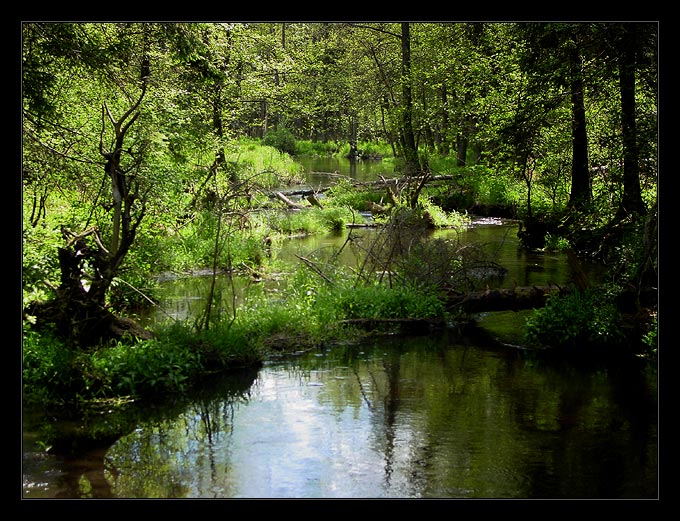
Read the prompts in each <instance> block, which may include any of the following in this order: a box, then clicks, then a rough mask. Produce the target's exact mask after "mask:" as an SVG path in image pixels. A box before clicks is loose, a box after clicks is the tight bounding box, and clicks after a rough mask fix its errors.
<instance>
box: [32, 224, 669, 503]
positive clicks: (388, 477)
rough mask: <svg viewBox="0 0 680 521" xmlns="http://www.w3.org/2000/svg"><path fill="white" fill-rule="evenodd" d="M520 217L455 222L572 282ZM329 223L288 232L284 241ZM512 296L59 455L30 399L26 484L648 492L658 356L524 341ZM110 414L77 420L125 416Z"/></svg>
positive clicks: (199, 287) (234, 376)
mask: <svg viewBox="0 0 680 521" xmlns="http://www.w3.org/2000/svg"><path fill="white" fill-rule="evenodd" d="M516 231H517V223H514V222H512V221H505V220H499V219H487V220H477V221H476V222H475V224H474V226H472V227H470V228H469V229H468V230H466V231H465V232H463V234H464V240H468V241H474V242H475V243H479V244H485V245H486V246H485V247H487V248H489V249H490V251H494V252H495V253H496V254H497V257H496V259H495V260H496V261H497V262H499V263H500V264H502V265H503V266H505V267H506V268H507V269H508V273H507V274H506V276H505V278H504V279H503V280H502V281H499V284H500V285H501V286H508V285H513V284H515V283H517V284H519V285H534V284H535V285H539V284H547V283H558V284H565V283H568V281H569V278H570V272H569V267H568V264H567V263H566V260H565V258H564V257H563V256H562V255H561V254H555V253H544V252H527V251H526V250H523V249H521V248H520V247H519V244H518V241H517V237H516ZM346 233H349V232H346ZM353 233H355V232H353ZM361 233H375V232H371V231H369V230H365V231H364V230H362V231H361ZM437 233H441V234H447V233H455V232H452V231H442V232H437ZM343 240H344V237H343V236H342V235H341V236H337V235H329V236H318V237H311V238H305V239H297V240H293V241H291V242H290V243H289V244H287V246H286V249H284V250H283V252H282V253H281V255H290V256H292V255H293V254H294V253H303V254H304V253H306V252H309V251H319V250H320V249H324V248H328V249H329V250H330V249H332V248H333V247H334V246H336V245H337V243H338V242H339V241H343ZM206 282H207V278H201V277H191V278H186V279H178V280H169V281H167V282H166V283H165V286H164V288H165V291H166V294H165V297H164V312H163V313H164V314H168V313H169V314H171V315H173V316H174V317H176V318H180V317H182V316H187V315H191V313H192V312H193V307H192V306H194V305H197V306H199V307H198V308H197V309H200V306H201V302H200V301H201V298H202V295H204V294H205V293H204V289H205V287H204V286H203V284H205V283H206ZM526 313H527V312H522V313H513V312H508V313H487V314H484V315H482V316H480V317H478V318H479V324H480V326H482V328H483V330H484V331H485V332H487V333H489V334H488V335H486V334H483V335H479V336H475V335H467V336H465V337H462V336H460V335H458V334H456V333H455V332H453V331H442V332H437V333H432V334H430V335H424V336H415V337H412V336H403V335H389V336H385V337H377V338H372V339H370V340H366V341H363V342H360V343H357V344H346V345H344V344H339V345H330V346H324V347H322V348H319V349H317V350H314V351H311V352H306V353H301V354H297V355H295V356H293V355H288V356H285V357H281V358H277V359H272V360H269V361H267V362H266V363H265V364H264V365H263V366H262V367H259V368H253V369H247V370H240V371H236V372H234V373H231V374H226V375H221V376H219V377H215V378H214V379H213V380H212V381H211V382H210V383H209V384H206V386H205V387H204V388H202V389H197V390H196V391H195V392H192V393H191V394H190V395H188V396H186V397H182V399H179V400H175V401H173V402H168V403H167V404H149V405H142V404H140V405H132V406H131V407H130V408H129V409H128V410H127V412H126V413H125V414H127V417H126V419H125V421H127V422H132V423H131V425H133V427H132V428H130V429H128V431H127V432H128V434H126V435H124V436H122V437H121V438H119V439H116V440H110V441H109V442H107V443H105V444H103V445H101V446H96V447H92V448H91V449H83V450H82V451H81V452H79V453H78V454H75V455H73V456H72V457H57V456H54V455H51V454H48V453H46V452H44V451H42V450H41V449H42V447H41V445H40V435H39V434H38V430H37V429H38V427H39V426H40V425H41V422H40V418H32V417H28V416H27V417H26V418H25V422H26V423H25V427H24V431H23V444H22V449H23V455H24V457H23V468H22V471H23V472H22V476H23V487H22V489H23V493H22V496H23V498H25V499H38V498H554V499H557V498H577V499H586V498H588V499H589V498H656V497H657V494H658V488H657V484H658V474H657V465H658V458H657V454H658V444H657V423H658V422H657V420H658V418H657V409H658V403H657V373H656V366H655V365H654V364H652V363H650V362H647V361H644V360H641V359H625V360H614V361H609V362H604V361H601V360H600V361H588V360H583V359H580V358H574V359H569V358H567V359H565V358H551V357H549V356H545V355H542V354H537V353H534V352H531V351H528V350H526V349H523V348H522V346H521V338H522V331H523V330H522V328H523V323H524V320H525V317H526ZM159 319H160V317H159ZM107 414H108V413H107V412H106V411H105V412H103V413H102V414H101V417H98V418H95V419H90V420H91V421H95V422H96V421H106V422H115V421H123V419H122V417H121V418H118V417H117V416H116V414H117V413H111V414H110V415H109V416H107ZM121 414H122V413H121ZM130 418H132V419H130ZM74 428H76V429H78V421H76V422H75V423H74Z"/></svg>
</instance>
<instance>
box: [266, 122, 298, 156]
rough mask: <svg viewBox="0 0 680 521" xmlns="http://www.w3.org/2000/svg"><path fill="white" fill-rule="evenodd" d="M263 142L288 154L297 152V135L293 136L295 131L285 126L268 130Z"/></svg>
mask: <svg viewBox="0 0 680 521" xmlns="http://www.w3.org/2000/svg"><path fill="white" fill-rule="evenodd" d="M263 143H264V144H265V145H268V146H271V147H274V148H276V149H277V150H279V151H280V152H285V153H286V154H290V155H294V154H295V152H296V150H295V136H293V133H292V132H291V131H290V130H289V129H288V128H287V127H284V126H280V127H279V128H277V129H272V130H269V131H267V133H266V134H265V136H264V140H263Z"/></svg>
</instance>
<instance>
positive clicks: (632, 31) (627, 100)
mask: <svg viewBox="0 0 680 521" xmlns="http://www.w3.org/2000/svg"><path fill="white" fill-rule="evenodd" d="M649 29H650V27H649V26H645V24H638V23H622V24H615V25H614V26H613V27H611V28H610V30H611V31H615V32H616V35H615V47H616V51H615V55H616V61H617V63H618V77H619V78H618V79H619V91H620V96H621V139H622V143H623V195H622V197H621V203H620V206H619V210H618V212H617V216H616V217H617V218H619V219H621V218H623V217H625V216H626V215H628V214H640V215H644V214H645V212H646V207H645V203H644V201H643V200H642V193H641V191H640V169H639V161H640V156H639V146H638V136H637V124H636V118H637V116H636V103H635V77H636V69H637V61H638V60H637V56H638V54H639V53H640V52H641V51H640V50H639V49H640V44H641V43H642V41H643V38H644V37H645V36H646V32H647V33H648V32H649Z"/></svg>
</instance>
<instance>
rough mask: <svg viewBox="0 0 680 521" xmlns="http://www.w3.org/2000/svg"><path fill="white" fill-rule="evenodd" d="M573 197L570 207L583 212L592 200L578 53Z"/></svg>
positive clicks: (574, 88) (573, 85) (574, 64)
mask: <svg viewBox="0 0 680 521" xmlns="http://www.w3.org/2000/svg"><path fill="white" fill-rule="evenodd" d="M571 69H572V77H571V137H572V163H571V196H570V199H569V205H570V206H571V207H572V208H575V209H577V210H583V209H584V208H585V207H586V205H587V204H588V203H590V200H591V189H590V172H589V169H588V134H587V131H586V110H585V105H584V99H583V98H584V95H583V78H582V76H581V58H580V56H579V54H578V51H575V52H574V53H573V54H572V57H571Z"/></svg>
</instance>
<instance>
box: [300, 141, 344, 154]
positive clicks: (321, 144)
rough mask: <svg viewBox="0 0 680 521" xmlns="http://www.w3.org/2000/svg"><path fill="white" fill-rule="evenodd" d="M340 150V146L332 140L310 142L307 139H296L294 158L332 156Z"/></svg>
mask: <svg viewBox="0 0 680 521" xmlns="http://www.w3.org/2000/svg"><path fill="white" fill-rule="evenodd" d="M339 150H340V145H338V143H337V142H336V141H334V140H328V141H311V140H308V139H298V140H297V141H296V142H295V155H296V156H320V157H326V156H333V155H335V154H337V153H338V151H339Z"/></svg>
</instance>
